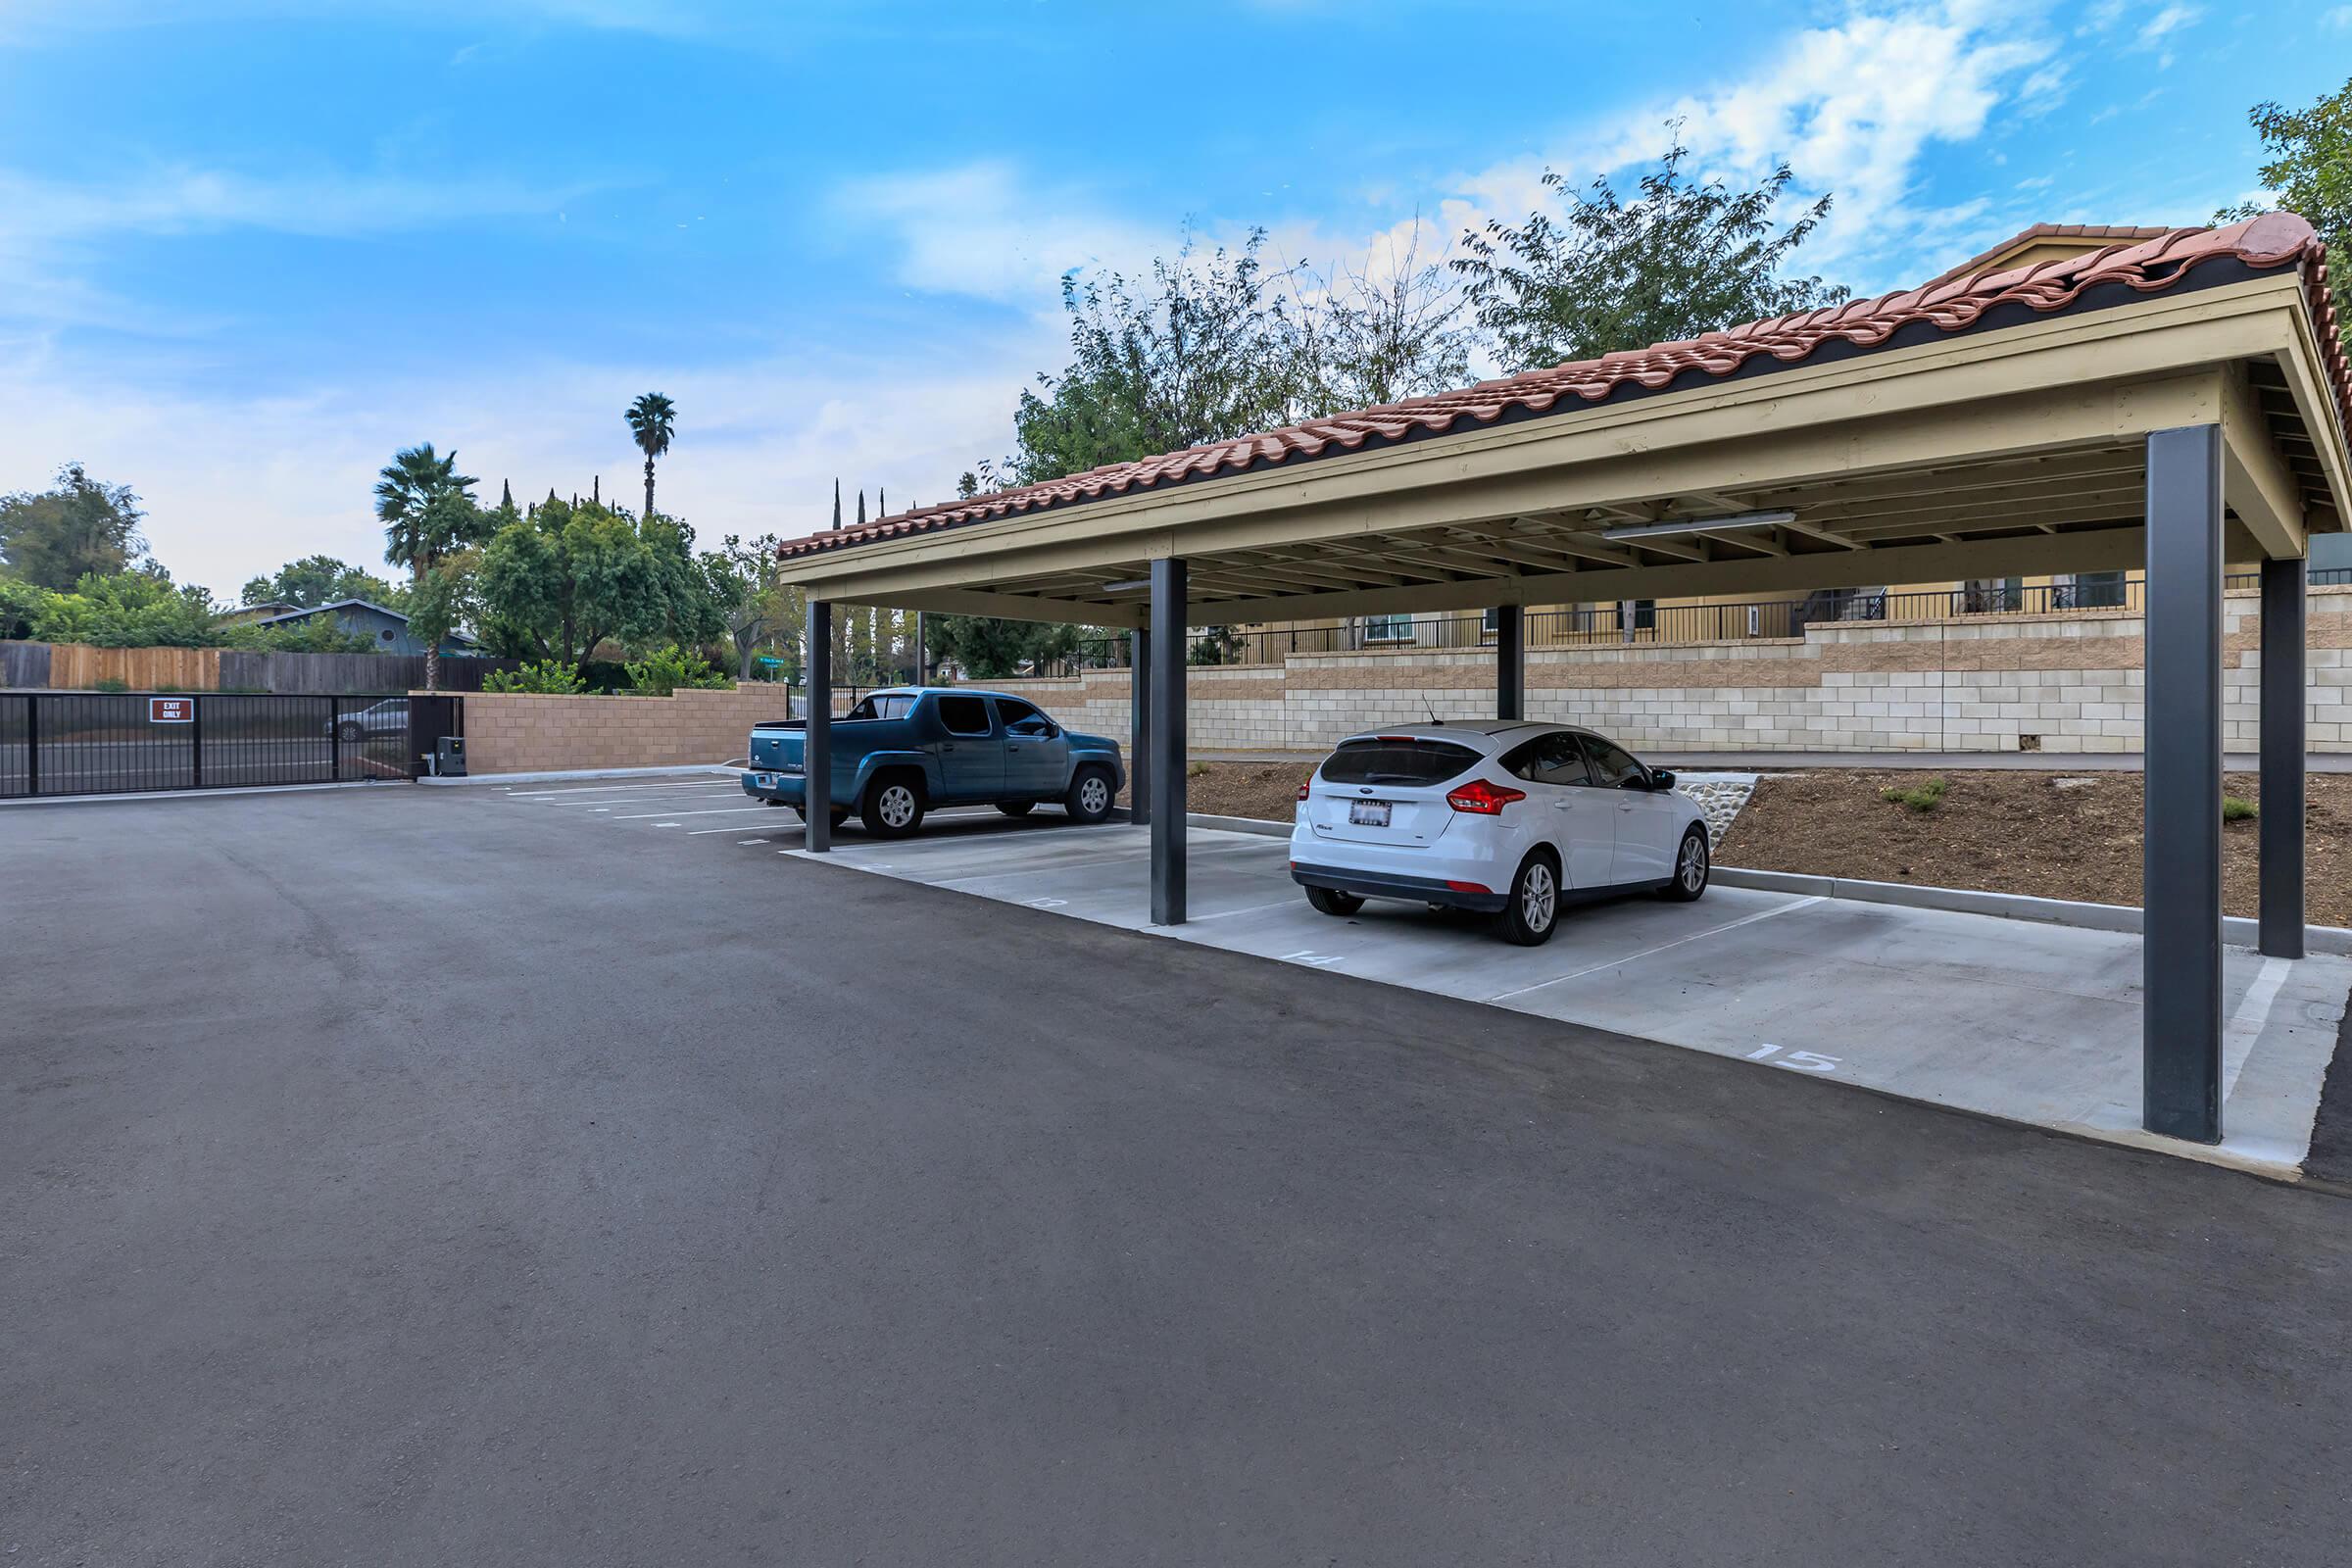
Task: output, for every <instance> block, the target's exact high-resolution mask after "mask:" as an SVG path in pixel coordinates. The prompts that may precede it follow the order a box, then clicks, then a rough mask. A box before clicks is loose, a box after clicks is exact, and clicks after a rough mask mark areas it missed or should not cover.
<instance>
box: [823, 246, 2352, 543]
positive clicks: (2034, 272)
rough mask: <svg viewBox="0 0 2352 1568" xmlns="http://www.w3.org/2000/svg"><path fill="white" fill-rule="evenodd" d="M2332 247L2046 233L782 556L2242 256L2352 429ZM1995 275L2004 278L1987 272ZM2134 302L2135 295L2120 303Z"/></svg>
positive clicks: (1802, 352) (1148, 484) (1667, 385)
mask: <svg viewBox="0 0 2352 1568" xmlns="http://www.w3.org/2000/svg"><path fill="white" fill-rule="evenodd" d="M2063 238H2082V239H2091V240H2106V241H2108V242H2107V243H2102V244H2095V245H2093V246H2092V247H2091V248H2089V249H2086V250H2081V251H2078V252H2076V253H2074V254H2070V255H2065V256H2060V257H2056V258H2052V259H2047V260H2043V261H2039V262H2033V263H2029V264H2026V265H2023V266H2016V267H2007V268H2001V267H1998V266H1997V262H1998V259H1999V258H2001V257H2003V256H2006V255H2009V254H2011V253H2013V252H2015V251H2017V250H2018V249H2019V248H2020V247H2021V246H2022V247H2029V248H2030V247H2031V245H2032V243H2033V242H2034V241H2036V240H2044V239H2063ZM2326 249H2327V248H2326V247H2325V246H2324V245H2323V244H2322V243H2321V242H2320V239H2319V237H2318V235H2317V234H2315V233H2314V232H2313V230H2312V226H2311V224H2310V223H2308V222H2306V221H2304V220H2303V219H2301V218H2299V217H2297V216H2296V215H2294V214H2292V213H2267V214H2265V215H2263V216H2261V217H2259V218H2252V219H2247V220H2245V221H2241V222H2236V223H2231V224H2229V226H2227V227H2224V228H2098V227H2086V226H2084V225H2080V224H2037V225H2035V226H2034V228H2030V229H2027V230H2025V231H2024V232H2023V233H2022V234H2020V235H2018V236H2016V237H2015V238H2012V239H2010V240H2007V241H2005V242H2003V244H2001V245H2000V246H1997V247H1995V248H1994V249H1993V250H1991V251H1988V252H1986V253H1985V256H1980V257H1976V258H1972V259H1971V260H1970V261H1968V262H1964V263H1962V264H1961V265H1960V267H1959V268H1957V269H1955V270H1952V271H1949V272H1946V273H1944V274H1943V275H1942V276H1940V277H1938V278H1936V279H1935V280H1934V281H1932V282H1929V283H1925V284H1922V285H1920V286H1919V287H1917V288H1910V289H1902V290H1898V291H1896V292H1895V293H1892V294H1884V295H1881V296H1879V297H1878V298H1876V299H1869V300H1850V301H1848V302H1846V303H1845V304H1842V305H1834V306H1825V307H1823V308H1821V309H1819V310H1814V311H1805V312H1801V313H1799V314H1797V315H1794V316H1784V317H1778V318H1775V319H1770V320H1764V321H1755V322H1751V323H1749V324H1747V325H1744V326H1735V327H1731V328H1728V329H1726V330H1724V331H1720V332H1709V333H1706V334H1704V335H1703V336H1700V337H1697V338H1692V339H1690V340H1687V341H1684V342H1678V343H1660V344H1656V345H1653V346H1652V347H1649V348H1645V349H1634V350H1628V351H1625V352H1621V353H1615V354H1605V355H1602V356H1601V357H1600V358H1598V359H1594V360H1580V361H1577V362H1574V363H1572V364H1568V365H1561V366H1555V367H1552V368H1548V369H1542V370H1529V371H1525V372H1522V373H1521V374H1518V375H1511V376H1504V377H1501V378H1499V379H1496V380H1492V381H1482V382H1480V383H1479V384H1478V385H1476V386H1473V387H1467V388H1464V389H1463V390H1461V391H1458V392H1445V393H1439V394H1437V395H1435V396H1430V397H1421V398H1409V399H1406V400H1405V401H1403V402H1401V403H1391V404H1384V405H1382V406H1380V407H1378V408H1371V409H1362V410H1358V411H1355V412H1353V413H1348V414H1339V415H1333V416H1331V417H1326V418H1319V419H1309V420H1307V421H1305V422H1303V423H1300V424H1295V425H1290V426H1288V427H1286V428H1283V429H1280V430H1269V431H1266V432H1263V433H1261V434H1256V435H1246V436H1241V437H1238V438H1236V439H1234V440H1231V441H1218V442H1212V443H1210V444H1208V445H1206V446H1198V447H1190V448H1187V449H1186V450H1184V451H1181V452H1171V453H1166V454H1163V455H1161V456H1158V457H1152V458H1144V459H1140V460H1138V461H1135V462H1132V463H1114V464H1108V465H1105V466H1103V467H1099V468H1092V469H1089V470H1088V471H1086V472H1084V473H1077V474H1072V475H1070V476H1068V477H1066V478H1061V479H1054V480H1048V481H1046V482H1044V483H1040V484H1031V485H1023V486H1020V487H1018V488H1015V489H1010V490H1002V491H998V492H996V493H994V494H991V495H983V496H973V497H970V498H968V499H964V500H957V501H951V502H946V503H943V504H941V505H938V506H932V507H922V508H918V509H916V510H915V511H912V512H905V513H900V514H897V515H893V516H888V517H882V518H879V519H877V520H876V521H873V522H870V523H868V524H866V525H865V526H864V527H862V528H847V529H833V530H829V531H826V532H820V533H815V534H811V535H809V537H807V538H805V539H793V540H787V541H785V542H784V543H783V544H782V545H780V546H778V547H777V554H778V555H779V556H782V557H785V558H788V559H789V558H795V557H806V556H812V555H817V554H821V553H824V552H829V551H834V550H840V549H844V548H847V547H850V546H855V545H861V544H867V543H872V542H875V541H879V540H884V539H894V538H901V537H905V536H907V535H909V534H920V533H931V532H936V531H939V530H942V529H947V528H955V527H961V526H967V525H970V524H974V523H981V522H988V521H992V520H995V519H999V518H1004V517H1009V516H1015V515H1023V514H1028V513H1034V512H1041V511H1045V510H1047V509H1050V508H1054V507H1060V506H1068V505H1072V504H1075V503H1078V502H1085V501H1093V500H1098V499H1100V498H1102V497H1104V496H1115V495H1125V494H1128V493H1131V492H1134V491H1138V490H1150V489H1153V488H1157V487H1159V486H1162V485H1170V484H1178V483H1184V482H1187V481H1194V480H1201V479H1208V478H1215V477H1220V476H1225V475H1231V474H1238V473H1243V472H1248V471H1250V470H1253V469H1259V468H1264V467H1268V466H1274V465H1277V464H1284V463H1296V462H1301V461H1305V460H1310V459H1314V458H1320V457H1325V456H1329V455H1335V454H1338V453H1342V452H1353V451H1358V450H1361V449H1363V448H1365V447H1367V446H1381V445H1386V444H1389V443H1393V442H1398V441H1407V440H1413V439H1416V438H1421V437H1426V436H1432V435H1446V434H1455V433H1459V432H1462V431H1466V430H1473V429H1477V428H1480V427H1482V426H1487V425H1493V424H1495V423H1496V422H1498V421H1501V420H1503V419H1505V418H1525V417H1538V416H1542V415H1545V414H1551V413H1556V412H1565V411H1567V410H1571V409H1576V408H1580V407H1585V406H1588V405H1591V404H1594V403H1598V402H1600V401H1602V400H1603V399H1606V398H1608V397H1611V396H1612V395H1616V394H1619V393H1639V392H1665V391H1669V390H1679V389H1681V388H1684V387H1688V386H1691V385H1693V384H1695V383H1696V381H1698V380H1700V379H1707V378H1712V379H1722V378H1725V377H1728V376H1731V375H1732V374H1734V373H1736V372H1737V371H1739V370H1740V368H1742V367H1743V366H1746V365H1747V364H1749V362H1751V361H1754V360H1757V359H1758V358H1760V357H1765V356H1769V357H1770V358H1771V359H1772V360H1773V361H1776V362H1778V363H1779V364H1781V365H1795V364H1799V363H1802V362H1803V361H1805V360H1806V359H1808V358H1810V357H1811V356H1812V355H1813V354H1815V353H1816V352H1817V351H1820V350H1822V349H1823V348H1824V347H1825V346H1829V345H1844V346H1845V347H1846V348H1847V349H1848V350H1849V351H1852V350H1862V351H1868V350H1873V349H1878V348H1883V347H1885V346H1887V344H1888V343H1889V341H1890V340H1891V339H1892V338H1893V337H1894V334H1895V333H1896V332H1897V331H1899V330H1900V329H1902V328H1904V327H1907V326H1913V325H1918V324H1923V323H1924V324H1926V325H1929V326H1932V327H1935V328H1937V329H1939V330H1942V331H1945V332H1959V331H1964V330H1966V329H1968V328H1969V327H1972V326H1975V325H1976V324H1977V323H1978V322H1979V321H1981V320H1982V319H1984V318H1985V314H1986V313H1987V312H1989V311H1992V310H1993V309H1995V308H1996V307H2004V306H2022V307H2024V308H2026V309H2028V310H2031V311H2034V312H2037V313H2041V314H2045V315H2046V314H2049V313H2053V312H2057V311H2061V310H2064V309H2067V308H2068V307H2070V306H2073V305H2075V304H2076V303H2077V302H2078V301H2081V300H2082V296H2083V295H2084V293H2085V292H2086V291H2087V290H2090V289H2092V288H2094V287H2099V286H2101V285H2120V286H2121V288H2122V289H2125V290H2130V291H2131V292H2132V293H2135V294H2140V295H2146V294H2155V293H2161V292H2163V291H2164V290H2167V289H2170V288H2174V287H2176V286H2178V285H2180V283H2181V282H2182V281H2183V280H2185V279H2187V278H2188V277H2189V276H2190V275H2191V273H2192V272H2194V271H2195V270H2197V269H2198V268H2200V267H2203V266H2205V265H2206V264H2208V263H2214V262H2235V263H2238V264H2240V265H2242V266H2245V267H2248V268H2252V269H2255V270H2276V269H2279V268H2285V267H2300V268H2302V269H2303V271H2304V288H2305V295H2306V297H2307V299H2308V301H2309V303H2310V307H2311V310H2312V314H2313V316H2314V318H2315V320H2316V322H2317V325H2318V328H2319V331H2318V335H2319V338H2320V341H2321V343H2322V344H2323V345H2324V348H2323V353H2324V354H2325V356H2326V358H2327V367H2326V368H2327V376H2328V380H2329V383H2330V386H2331V388H2332V390H2333V392H2334V397H2335V403H2336V416H2337V418H2338V419H2339V420H2343V421H2345V422H2346V423H2347V424H2352V419H2348V418H2347V410H2352V371H2348V370H2347V367H2346V364H2345V360H2344V355H2343V352H2342V349H2341V347H2340V345H2339V344H2338V341H2337V337H2336V333H2335V327H2334V308H2333V305H2332V303H2331V302H2330V300H2329V298H2328V293H2327V268H2326V263H2325V256H2326ZM1987 258H1991V259H1992V260H1991V261H1987ZM1987 267H1992V268H1994V270H1985V268H1987ZM2129 297H2130V296H2129V295H2124V296H2120V297H2119V298H2118V299H2117V300H2116V301H2113V302H2111V303H2121V302H2122V300H2123V299H2125V298H2129Z"/></svg>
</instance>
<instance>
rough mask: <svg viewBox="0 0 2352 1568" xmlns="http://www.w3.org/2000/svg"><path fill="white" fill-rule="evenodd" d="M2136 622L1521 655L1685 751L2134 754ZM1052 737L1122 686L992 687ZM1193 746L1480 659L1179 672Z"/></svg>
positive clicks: (1591, 712) (1106, 713)
mask: <svg viewBox="0 0 2352 1568" xmlns="http://www.w3.org/2000/svg"><path fill="white" fill-rule="evenodd" d="M2223 617H2224V628H2223V629H2224V633H2225V636H2226V643H2225V662H2224V669H2223V681H2224V699H2225V704H2226V706H2225V709H2224V713H2223V721H2224V730H2225V741H2226V744H2227V745H2228V747H2229V750H2231V751H2251V750H2253V749H2254V746H2255V740H2256V736H2257V733H2258V730H2257V725H2256V712H2255V701H2256V691H2255V684H2256V680H2257V669H2258V666H2259V663H2260V661H2259V658H2258V656H2257V654H2256V641H2257V638H2258V637H2259V634H2260V630H2261V610H2260V604H2259V601H2258V598H2257V596H2256V595H2254V594H2253V593H2250V592H2249V593H2234V594H2230V595H2228V596H2227V597H2226V598H2225V600H2224V602H2223ZM2142 630H2143V627H2142V622H2141V617H2140V616H2139V614H2138V613H2135V612H2128V611H2088V612H2076V613H2065V614H2054V615H2002V616H1999V617H1997V618H1994V617H1985V616H1975V617H1964V618H1958V619H1952V620H1931V621H1911V622H1898V623H1887V622H1872V621H1857V622H1852V623H1850V624H1838V625H1817V626H1813V627H1810V628H1808V630H1807V632H1806V635H1805V636H1804V637H1802V638H1789V639H1772V640H1756V641H1739V642H1723V643H1702V644H1692V645H1689V646H1684V647H1654V646H1643V645H1641V644H1636V645H1633V646H1631V647H1614V648H1574V649H1550V650H1537V651H1531V652H1530V653H1529V655H1528V659H1527V709H1528V716H1529V717H1531V718H1539V719H1549V720H1553V721H1556V722H1561V723H1577V724H1590V725H1592V726H1593V727H1594V728H1597V729H1601V730H1605V731H1607V732H1608V733H1610V734H1612V735H1615V736H1617V737H1619V738H1620V739H1622V740H1624V741H1626V742H1627V743H1629V744H1632V745H1637V746H1646V747H1650V748H1653V749H1660V750H1666V749H1672V750H1686V751H1753V752H1805V751H1887V752H1900V751H1954V752H1963V751H1972V752H1973V751H1988V752H2014V751H2018V750H2020V749H2023V748H2037V749H2039V750H2041V751H2046V752H2077V753H2081V752H2136V751H2138V750H2139V749H2140V743H2141V735H2142V731H2141V696H2142V694H2141V680H2142V665H2143V663H2144V659H2143V649H2142V644H2141V637H2142ZM2306 640H2307V643H2308V646H2309V649H2310V653H2309V664H2310V681H2311V685H2310V693H2311V695H2310V708H2309V711H2308V721H2309V725H2310V743H2311V748H2312V750H2314V751H2323V752H2335V751H2352V668H2347V667H2346V663H2345V651H2346V650H2347V649H2352V588H2318V589H2314V590H2313V591H2312V595H2311V604H2310V615H2309V628H2308V632H2307V639H2306ZM999 684H1000V685H1002V686H1004V687H1005V689H1006V690H1009V691H1014V692H1018V693H1020V694H1021V695H1023V696H1026V697H1029V698H1030V699H1032V700H1033V701H1035V702H1036V703H1037V704H1038V706H1040V707H1041V708H1044V709H1046V710H1047V711H1049V712H1052V713H1054V714H1056V715H1057V716H1059V717H1060V718H1061V719H1062V720H1063V721H1064V722H1065V723H1068V724H1072V725H1074V726H1077V727H1079V728H1082V729H1088V730H1093V731H1096V732H1098V733H1101V734H1106V735H1114V736H1117V737H1118V738H1119V739H1121V740H1125V739H1127V738H1128V736H1127V729H1128V715H1129V711H1130V710H1129V706H1128V693H1129V687H1128V677H1127V672H1126V671H1124V670H1103V671H1096V672H1091V673H1089V674H1086V675H1084V676H1081V677H1076V678H1072V679H1066V680H1034V681H1005V682H1000V683H999ZM1189 687H1190V692H1191V699H1192V745H1193V747H1194V748H1195V749H1196V750H1211V751H1213V750H1227V749H1232V750H1253V749H1275V748H1283V747H1299V748H1307V747H1315V746H1321V745H1326V744H1329V743H1330V742H1331V741H1333V740H1335V739H1336V738H1338V737H1339V736H1342V735H1345V734H1347V733H1348V732H1349V731H1350V730H1356V729H1363V728H1366V727H1369V726H1373V725H1378V724H1384V723H1396V722H1398V721H1399V720H1402V719H1408V718H1419V717H1422V716H1424V715H1425V714H1426V713H1427V712H1428V711H1430V710H1432V709H1434V710H1435V711H1437V713H1438V715H1439V716H1440V717H1443V718H1476V717H1481V716H1487V715H1491V714H1492V713H1493V712H1494V711H1495V709H1494V702H1495V697H1494V691H1495V664H1494V656H1493V654H1492V653H1491V652H1484V651H1478V650H1462V651H1458V652H1456V651H1450V650H1418V651H1417V650H1380V651H1376V652H1372V651H1368V652H1357V653H1341V654H1294V655H1291V656H1289V657H1288V658H1286V659H1285V660H1284V661H1283V662H1281V663H1280V664H1270V665H1265V666H1262V667H1239V668H1234V667H1225V668H1202V669H1194V670H1192V671H1190V672H1189Z"/></svg>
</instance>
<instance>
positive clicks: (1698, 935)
mask: <svg viewBox="0 0 2352 1568" xmlns="http://www.w3.org/2000/svg"><path fill="white" fill-rule="evenodd" d="M1824 897H1826V895H1824V894H1819V893H1817V894H1814V895H1813V896H1812V897H1811V898H1806V899H1798V900H1797V901H1796V902H1795V903H1793V904H1784V905H1782V906H1781V907H1779V908H1777V909H1760V910H1758V911H1757V912H1756V913H1754V914H1749V915H1742V916H1740V918H1739V919H1737V920H1726V921H1725V922H1724V923H1723V924H1721V925H1715V926H1709V927H1707V929H1706V930H1704V931H1693V932H1692V933H1691V935H1689V936H1687V937H1677V938H1675V940H1673V941H1672V942H1661V943H1659V944H1658V945H1657V946H1656V947H1654V948H1643V949H1642V951H1641V952H1640V953H1629V954H1627V955H1626V956H1624V957H1622V958H1611V959H1609V960H1608V962H1606V963H1595V964H1593V965H1591V966H1590V967H1588V968H1583V969H1579V970H1577V971H1576V972H1575V973H1574V974H1563V975H1554V976H1553V977H1552V978H1551V979H1549V980H1539V981H1537V982H1536V983H1535V984H1534V985H1532V986H1521V987H1520V988H1519V989H1518V990H1516V991H1505V992H1502V993H1500V994H1499V995H1496V996H1492V997H1489V998H1488V999H1487V1000H1488V1001H1489V1002H1508V1001H1509V1000H1510V999H1511V998H1513V997H1524V996H1526V995H1527V994H1528V993H1529V992H1530V991H1541V990H1543V989H1544V987H1545V986H1556V985H1564V984H1565V983H1567V982H1568V981H1570V980H1582V979H1583V978H1584V977H1585V976H1587V975H1589V974H1598V973H1600V971H1601V970H1603V969H1618V968H1622V967H1624V966H1625V965H1626V964H1629V963H1639V962H1640V961H1641V960H1642V959H1643V958H1646V957H1649V956H1652V955H1654V954H1660V953H1664V952H1665V951H1666V950H1667V949H1669V948H1679V947H1681V946H1683V945H1684V944H1685V943H1689V942H1700V941H1703V940H1705V939H1706V938H1708V937H1715V936H1721V935H1723V933H1724V932H1726V931H1737V930H1738V929H1739V928H1740V927H1741V926H1743V925H1754V924H1755V923H1756V922H1757V921H1758V920H1769V919H1771V918H1772V917H1773V916H1774V915H1776V914H1788V913H1789V912H1790V911H1792V910H1796V909H1802V908H1804V907H1807V906H1808V905H1814V904H1819V903H1820V902H1821V901H1822V899H1823V898H1824Z"/></svg>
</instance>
